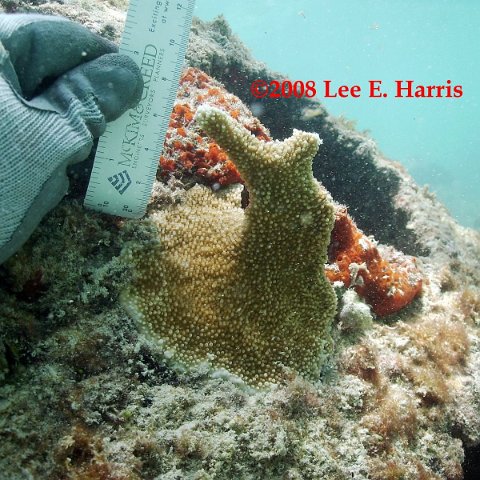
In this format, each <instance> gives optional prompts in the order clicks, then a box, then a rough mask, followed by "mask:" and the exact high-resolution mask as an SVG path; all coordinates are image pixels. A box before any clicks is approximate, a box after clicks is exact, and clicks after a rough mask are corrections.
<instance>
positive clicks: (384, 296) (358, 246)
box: [326, 208, 422, 316]
mask: <svg viewBox="0 0 480 480" xmlns="http://www.w3.org/2000/svg"><path fill="white" fill-rule="evenodd" d="M328 257H329V258H328V260H329V265H328V266H327V269H326V274H327V277H328V279H329V280H330V281H331V282H342V283H343V284H344V286H345V287H347V288H349V287H354V288H355V291H356V292H357V293H358V294H359V295H361V296H362V297H363V298H364V299H365V300H366V302H367V303H368V304H369V305H370V306H371V307H372V310H373V311H374V312H375V313H376V314H377V315H379V316H384V315H390V314H392V313H395V312H398V311H399V310H401V309H402V308H404V307H405V306H407V305H408V304H410V303H411V302H412V301H413V300H414V299H415V298H416V297H417V296H418V295H419V294H420V292H421V291H422V276H421V274H420V271H419V270H418V268H417V265H416V263H415V258H414V257H411V256H408V255H404V254H403V253H402V252H399V251H397V250H395V249H394V248H392V247H386V246H380V245H377V244H376V242H375V241H374V240H372V239H370V238H368V237H367V236H366V235H365V234H364V233H363V232H362V231H361V230H360V229H359V228H358V227H357V226H356V225H355V222H354V221H353V220H352V218H351V217H350V216H349V215H348V214H347V211H346V209H344V208H340V209H338V210H337V212H336V213H335V224H334V227H333V231H332V237H331V241H330V245H329V247H328Z"/></svg>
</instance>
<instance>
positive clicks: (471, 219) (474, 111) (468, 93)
mask: <svg viewBox="0 0 480 480" xmlns="http://www.w3.org/2000/svg"><path fill="white" fill-rule="evenodd" d="M195 14H196V15H197V16H199V17H200V18H201V19H203V20H212V18H213V17H215V16H217V15H220V14H222V15H224V16H225V18H226V19H227V21H228V22H229V24H230V25H231V27H232V30H233V31H234V32H235V33H236V34H237V35H239V36H240V37H241V38H242V40H243V41H244V42H245V44H246V45H247V46H248V47H249V48H250V49H251V51H252V53H253V55H254V56H255V58H256V59H257V60H260V61H263V62H265V63H267V64H268V66H269V67H270V68H271V69H273V70H276V71H278V72H281V73H283V74H285V75H287V76H288V77H289V78H290V79H292V80H304V81H307V80H315V81H316V83H317V85H318V84H319V83H320V82H322V81H323V80H332V81H333V82H334V83H335V84H337V85H340V84H342V85H344V84H345V85H355V84H358V85H360V86H362V90H363V86H366V85H367V84H368V80H372V79H373V80H374V79H381V80H383V84H384V85H393V84H394V81H395V80H414V81H415V84H421V85H444V84H445V82H446V81H447V80H451V81H452V85H455V84H460V85H462V86H463V92H464V94H463V96H462V97H461V98H424V99H420V98H413V99H408V98H403V99H400V98H395V97H394V96H393V94H392V95H390V96H389V98H387V99H375V98H368V96H367V95H362V96H361V97H360V98H344V99H338V98H335V99H328V98H327V99H325V98H319V100H320V101H321V102H322V103H323V104H324V105H325V106H326V107H327V109H328V110H329V111H330V112H331V113H332V114H334V115H342V116H345V117H347V118H348V119H349V120H355V121H356V125H357V128H358V129H360V130H367V131H368V132H369V133H370V135H371V136H372V138H374V139H375V140H376V141H377V143H378V145H379V148H380V149H381V150H382V152H383V153H384V154H385V155H386V156H387V157H389V158H391V159H392V160H395V161H398V162H400V163H402V164H403V165H404V166H406V167H407V169H408V171H409V173H410V174H411V175H412V176H413V177H414V179H415V180H416V181H417V182H418V183H419V184H421V185H423V184H428V185H429V187H430V189H431V190H432V191H433V192H435V193H436V194H437V195H438V197H439V199H440V200H441V201H442V202H443V203H444V204H445V205H446V206H447V208H448V209H449V211H450V213H451V214H452V215H453V216H454V217H455V218H456V219H457V220H458V221H459V222H460V223H461V224H463V225H465V226H468V227H473V228H476V229H480V213H479V211H478V206H479V205H480V188H479V184H480V159H479V151H480V138H479V136H478V132H477V126H476V125H477V123H478V117H479V113H480V112H479V100H480V92H479V89H480V87H479V85H480V63H479V57H480V52H479V48H478V25H479V21H480V4H479V3H478V2H475V1H472V0H459V1H451V0H443V1H432V0H426V1H422V2H418V1H415V0H406V1H394V2H391V1H386V0H363V1H360V2H359V1H356V0H338V1H332V0H294V1H284V0H263V1H258V0H245V1H243V2H217V1H215V0H197V2H196V8H195ZM317 98H318V97H317Z"/></svg>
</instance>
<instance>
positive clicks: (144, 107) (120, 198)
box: [84, 0, 195, 218]
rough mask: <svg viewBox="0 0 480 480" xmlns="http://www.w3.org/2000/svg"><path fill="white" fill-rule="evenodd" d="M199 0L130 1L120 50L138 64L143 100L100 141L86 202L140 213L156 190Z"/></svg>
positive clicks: (129, 213) (134, 214) (131, 215)
mask: <svg viewBox="0 0 480 480" xmlns="http://www.w3.org/2000/svg"><path fill="white" fill-rule="evenodd" d="M194 5H195V0H175V1H171V0H130V4H129V7H128V13H127V20H126V22H125V29H124V32H123V35H122V41H121V44H120V48H119V51H120V53H123V54H126V55H128V56H129V57H131V58H132V59H133V60H134V61H135V62H136V63H137V65H138V66H139V68H140V70H141V72H142V76H143V81H144V87H143V92H142V99H141V100H140V103H139V104H138V105H137V106H136V107H135V108H132V109H130V110H128V112H126V113H124V114H123V115H122V116H121V117H120V118H118V119H117V120H115V121H114V122H111V123H108V125H107V129H106V130H105V133H104V134H103V135H102V136H101V137H100V140H99V141H98V147H97V152H96V155H95V162H94V165H93V169H92V174H91V176H90V182H89V184H88V189H87V194H86V196H85V201H84V205H85V206H86V207H88V208H92V209H93V210H98V211H101V212H105V213H109V214H111V215H119V216H122V217H128V218H140V217H142V216H143V215H144V213H145V209H146V206H147V203H148V200H149V199H150V195H151V193H152V186H153V182H154V180H155V174H156V172H157V168H158V161H159V158H160V155H161V153H162V149H163V143H164V141H165V135H166V133H167V129H168V125H169V121H170V114H171V112H172V108H173V102H174V101H175V97H176V94H177V89H178V82H179V78H180V72H181V70H182V65H183V60H184V58H185V50H186V48H187V43H188V36H189V33H190V26H191V24H192V14H193V8H194Z"/></svg>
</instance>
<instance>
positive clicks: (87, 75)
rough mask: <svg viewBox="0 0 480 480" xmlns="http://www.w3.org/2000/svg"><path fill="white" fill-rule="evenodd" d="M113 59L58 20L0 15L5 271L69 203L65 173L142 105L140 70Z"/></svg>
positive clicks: (99, 43) (93, 38) (0, 247)
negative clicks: (45, 220)
mask: <svg viewBox="0 0 480 480" xmlns="http://www.w3.org/2000/svg"><path fill="white" fill-rule="evenodd" d="M2 44H3V46H2ZM115 51H116V47H115V45H114V44H113V43H111V42H108V41H107V40H105V39H103V38H101V37H99V36H98V35H95V34H93V33H91V32H90V31H88V30H87V29H85V28H84V27H82V26H81V25H78V24H76V23H74V22H71V21H68V20H66V19H63V18H60V17H50V16H43V15H0V264H1V263H2V262H4V261H5V260H6V259H7V258H8V257H10V256H11V255H12V254H13V253H15V251H16V250H18V248H20V246H21V245H22V244H23V243H24V242H25V241H26V240H27V239H28V237H29V236H30V234H31V233H32V231H33V230H34V229H35V227H36V226H37V225H38V223H39V222H40V220H41V219H42V217H43V216H44V215H45V214H46V213H47V212H48V211H49V210H51V209H52V208H53V207H55V206H56V205H57V204H58V202H59V201H60V200H61V199H62V197H63V196H64V195H65V193H66V192H67V189H68V179H67V176H66V168H67V166H69V165H71V164H73V163H76V162H79V161H82V160H84V159H85V158H87V156H88V154H89V153H90V150H91V148H92V145H93V138H94V137H99V136H100V135H101V134H102V133H103V132H104V130H105V123H106V122H108V121H111V120H115V119H116V118H118V117H119V116H120V115H121V114H122V113H123V112H125V111H126V110H128V109H129V108H132V107H133V106H135V105H136V104H137V103H138V101H139V100H140V97H141V94H142V89H143V81H142V76H141V73H140V71H139V69H138V67H137V66H136V64H135V63H134V62H133V60H131V59H129V58H128V57H126V56H124V55H119V54H117V53H113V52H115Z"/></svg>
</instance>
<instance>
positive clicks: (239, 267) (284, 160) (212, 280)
mask: <svg viewBox="0 0 480 480" xmlns="http://www.w3.org/2000/svg"><path fill="white" fill-rule="evenodd" d="M196 121H197V123H198V125H199V126H200V128H202V129H203V130H204V131H205V132H206V133H207V134H208V135H209V136H211V137H213V138H214V139H215V140H216V141H217V142H218V144H219V145H220V146H221V147H222V148H224V149H225V150H226V151H227V152H228V154H229V156H230V158H231V159H232V161H233V162H234V163H235V165H236V166H237V168H238V169H239V171H240V173H241V175H242V178H243V179H244V180H245V183H246V186H247V188H248V190H249V193H250V205H249V206H248V208H247V209H246V210H243V209H242V208H241V205H240V192H239V187H238V186H234V187H230V188H228V189H225V190H223V191H221V192H213V191H211V190H210V189H209V188H207V187H204V186H200V185H197V186H195V187H194V188H192V189H191V190H189V191H188V192H187V194H186V198H185V201H184V202H183V203H182V204H180V205H176V206H171V207H168V208H167V209H166V210H164V211H161V212H159V213H157V214H155V215H154V216H153V221H154V222H155V224H156V226H157V228H158V234H159V243H158V245H156V246H153V247H152V246H150V247H142V248H140V249H138V248H137V249H134V250H131V251H130V252H129V253H128V255H130V261H131V262H132V263H133V265H134V269H135V272H136V276H135V279H134V280H133V282H132V284H131V285H130V287H129V288H128V290H127V291H126V292H124V295H123V301H124V304H125V305H126V306H127V308H128V310H129V311H130V312H131V313H132V315H133V316H134V317H135V318H136V319H138V320H139V322H140V323H141V324H142V325H143V326H144V327H145V329H146V330H147V332H148V333H149V334H151V335H152V336H153V337H154V338H156V339H159V340H161V341H162V342H163V345H164V347H165V349H166V350H169V351H171V352H173V355H174V357H175V359H177V360H178V361H180V362H182V363H185V364H187V365H195V364H198V363H201V362H204V361H208V362H209V363H210V364H211V365H213V366H214V367H217V368H224V369H227V370H228V371H229V372H230V373H232V374H235V375H237V376H239V377H240V378H242V379H243V380H244V381H245V382H246V383H248V384H250V385H253V386H262V385H265V384H269V383H276V382H278V381H279V380H280V379H281V378H282V377H284V376H285V372H286V370H293V371H295V372H297V373H299V374H300V375H302V376H304V377H306V378H309V379H316V378H318V376H319V373H320V368H321V365H322V359H323V358H324V356H325V353H326V349H327V345H328V344H329V342H330V336H329V329H330V324H331V320H332V318H333V316H334V314H335V308H336V297H335V294H334V291H333V289H332V287H331V285H330V284H329V282H328V281H327V280H326V278H325V274H324V263H325V261H326V252H327V246H328V242H329V238H330V232H331V229H332V226H333V221H334V211H333V206H332V204H331V201H330V197H329V194H328V193H327V192H326V191H325V190H324V189H323V187H322V186H321V185H320V184H319V183H318V182H317V181H316V180H315V179H314V178H313V175H312V159H313V157H314V155H315V154H316V152H317V150H318V145H319V143H320V140H319V138H318V136H317V135H316V134H312V133H305V132H301V131H294V133H293V135H292V137H290V138H289V139H287V140H285V141H283V142H263V141H260V140H258V139H257V138H255V137H254V136H253V135H252V134H251V133H250V132H249V131H247V130H246V129H245V128H244V127H243V126H241V125H240V124H239V123H237V122H236V121H234V120H233V119H232V118H230V117H229V116H228V115H227V114H225V113H224V112H222V111H220V110H217V109H214V108H211V107H202V108H200V109H199V110H198V112H197V115H196Z"/></svg>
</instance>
